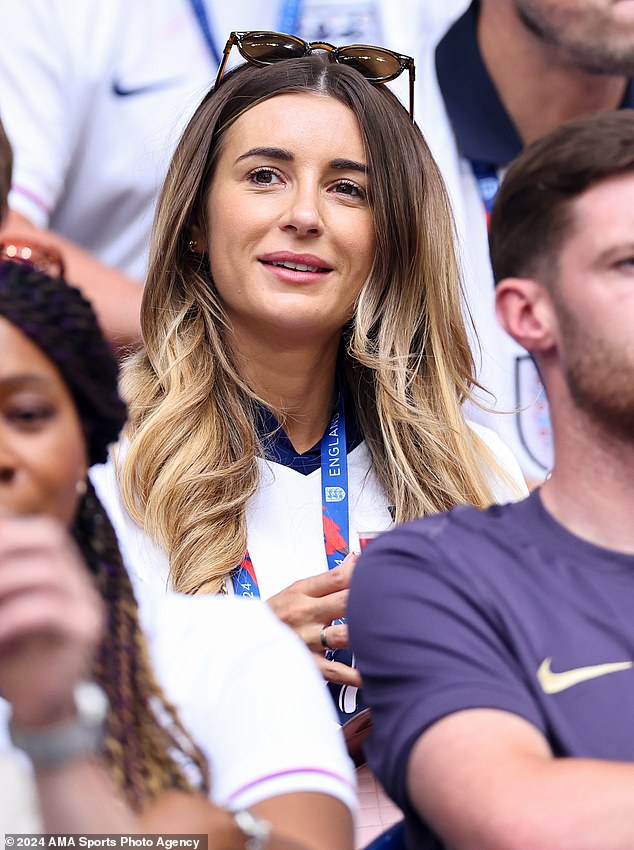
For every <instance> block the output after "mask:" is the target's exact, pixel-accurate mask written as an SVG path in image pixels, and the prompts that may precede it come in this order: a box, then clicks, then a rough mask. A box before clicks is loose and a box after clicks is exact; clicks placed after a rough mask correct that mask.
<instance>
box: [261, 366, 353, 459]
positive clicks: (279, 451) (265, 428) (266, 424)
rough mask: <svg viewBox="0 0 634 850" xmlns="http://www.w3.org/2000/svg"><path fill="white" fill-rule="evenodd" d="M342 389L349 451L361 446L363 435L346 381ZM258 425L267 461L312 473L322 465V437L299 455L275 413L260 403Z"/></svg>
mask: <svg viewBox="0 0 634 850" xmlns="http://www.w3.org/2000/svg"><path fill="white" fill-rule="evenodd" d="M341 391H342V392H343V393H344V401H345V412H346V449H347V453H350V452H351V451H352V450H353V449H355V448H356V447H357V446H358V445H360V443H361V442H362V441H363V436H362V434H361V429H360V426H359V421H358V419H357V416H356V413H355V409H354V404H353V401H352V397H351V395H350V393H349V391H348V390H347V388H346V386H345V382H343V388H342V390H341ZM256 428H257V432H258V437H259V438H260V442H261V444H262V447H263V449H264V456H265V458H267V460H271V461H273V462H274V463H279V464H281V465H282V466H287V467H289V468H290V469H293V470H295V472H300V473H301V474H302V475H310V474H311V472H315V470H317V469H320V468H321V440H319V441H318V442H317V443H315V445H314V446H313V447H312V448H310V449H308V451H305V452H302V453H301V454H299V453H298V452H297V451H296V450H295V447H294V446H293V444H292V443H291V441H290V440H289V438H288V436H287V434H286V432H285V431H284V429H283V428H282V426H281V425H280V423H279V422H278V420H277V418H276V417H275V415H274V414H273V413H272V412H271V411H270V410H269V409H268V408H267V407H263V406H261V405H258V406H257V415H256Z"/></svg>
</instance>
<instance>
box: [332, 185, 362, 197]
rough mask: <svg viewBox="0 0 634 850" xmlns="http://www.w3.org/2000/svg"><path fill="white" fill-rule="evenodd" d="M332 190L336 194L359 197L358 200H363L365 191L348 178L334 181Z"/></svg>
mask: <svg viewBox="0 0 634 850" xmlns="http://www.w3.org/2000/svg"><path fill="white" fill-rule="evenodd" d="M334 190H335V191H336V192H337V194H339V195H347V196H348V197H349V198H359V199H360V200H365V198H366V193H365V191H364V190H363V189H362V188H361V186H357V184H356V183H353V182H352V181H350V180H340V181H339V182H338V183H335V185H334Z"/></svg>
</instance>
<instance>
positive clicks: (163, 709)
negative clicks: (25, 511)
mask: <svg viewBox="0 0 634 850" xmlns="http://www.w3.org/2000/svg"><path fill="white" fill-rule="evenodd" d="M73 534H74V537H75V540H76V541H77V543H78V544H79V547H80V550H81V552H82V554H83V556H84V558H85V560H86V562H87V563H88V566H89V568H90V570H91V572H92V573H93V574H94V576H95V579H96V581H97V585H98V587H99V591H100V593H101V595H102V597H103V599H104V600H105V602H106V606H107V610H108V622H107V625H106V627H107V633H108V640H107V641H104V643H103V644H102V647H101V651H100V653H99V657H98V658H97V661H96V665H95V678H96V680H97V681H98V682H99V683H100V684H101V685H102V687H103V688H104V690H105V691H106V693H107V694H108V698H109V699H110V705H111V712H110V718H109V735H108V738H107V741H106V754H107V757H108V760H109V762H110V764H111V766H112V773H113V776H114V779H115V782H116V783H117V784H118V785H119V786H120V787H121V788H122V789H123V790H124V792H125V795H126V798H127V799H128V801H129V802H130V804H131V805H133V806H134V807H135V808H139V807H140V806H141V805H142V804H143V803H145V802H147V801H148V800H150V799H153V798H154V797H156V796H157V795H159V794H160V793H161V792H162V791H165V790H167V789H168V788H180V789H182V790H191V784H190V782H189V781H188V779H187V777H186V776H185V772H184V769H183V767H181V765H180V762H181V761H182V758H180V759H178V762H177V760H176V759H175V758H174V757H173V756H172V753H174V752H175V751H180V753H181V754H182V755H184V756H185V757H186V759H187V762H188V763H189V764H190V766H191V765H194V766H195V768H196V771H197V774H198V784H199V785H200V788H201V790H204V791H205V792H207V791H208V790H209V788H208V780H207V762H206V759H205V757H204V755H203V754H202V752H201V751H200V750H199V749H198V747H197V746H196V745H195V744H194V743H193V741H192V740H191V738H190V737H189V735H188V734H187V732H186V731H185V729H184V728H183V726H182V724H181V722H180V720H179V719H178V715H177V713H176V711H175V709H174V708H173V707H172V706H171V705H170V704H169V703H168V702H167V700H166V699H165V697H164V696H163V694H162V692H161V690H160V688H159V686H158V684H157V682H156V680H155V678H154V674H153V672H152V667H151V664H150V662H149V659H148V655H147V648H146V644H145V640H144V639H143V635H142V632H141V630H140V628H139V620H138V609H137V604H136V600H135V598H134V592H133V590H132V585H131V583H130V577H129V576H128V573H127V570H126V569H125V567H124V565H123V562H122V560H121V554H120V552H119V547H118V544H117V540H116V537H115V534H114V531H113V528H112V525H111V524H110V521H109V519H108V517H107V515H106V512H105V511H104V509H103V507H102V505H101V502H100V501H99V500H98V498H97V496H96V494H95V491H94V490H93V487H92V485H91V484H90V482H88V490H87V492H86V494H85V496H84V498H83V499H82V502H81V505H80V508H79V511H78V514H77V518H76V521H75V527H74V529H73ZM157 714H158V715H159V716H160V721H161V722H159V718H157Z"/></svg>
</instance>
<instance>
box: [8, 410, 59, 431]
mask: <svg viewBox="0 0 634 850" xmlns="http://www.w3.org/2000/svg"><path fill="white" fill-rule="evenodd" d="M54 413H55V411H54V409H53V408H52V407H51V406H50V405H40V406H29V407H15V408H13V409H9V410H8V411H7V413H6V417H7V419H8V420H9V422H12V423H13V424H14V425H17V426H18V427H22V428H27V429H28V428H37V427H38V426H40V425H42V424H43V423H45V422H48V421H49V420H50V419H52V417H53V415H54Z"/></svg>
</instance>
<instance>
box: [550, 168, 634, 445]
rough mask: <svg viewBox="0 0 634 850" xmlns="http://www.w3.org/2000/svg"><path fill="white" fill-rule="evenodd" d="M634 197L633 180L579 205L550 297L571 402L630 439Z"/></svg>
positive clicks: (616, 181)
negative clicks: (633, 199)
mask: <svg viewBox="0 0 634 850" xmlns="http://www.w3.org/2000/svg"><path fill="white" fill-rule="evenodd" d="M633 197H634V176H633V175H627V176H625V177H616V178H613V179H612V180H606V181H605V182H603V183H600V184H599V185H597V186H594V187H593V188H591V189H590V190H589V191H588V192H586V193H585V195H584V196H583V197H582V198H580V199H579V200H578V201H577V202H576V203H575V205H574V215H575V225H576V226H575V232H574V233H573V235H572V236H571V237H570V238H569V239H568V241H567V243H566V246H565V248H564V250H563V251H562V253H561V257H560V263H559V279H558V283H557V286H556V287H555V288H554V289H553V293H552V294H553V299H554V303H555V309H556V311H557V314H558V317H559V340H560V341H559V348H560V350H561V352H562V365H563V368H564V372H565V377H566V382H567V384H568V387H569V390H570V395H571V397H572V400H573V402H574V404H575V406H576V407H577V408H578V409H579V410H580V411H582V412H583V413H584V414H585V415H587V416H588V417H590V418H592V419H593V420H594V421H595V422H596V421H599V422H600V424H601V425H602V426H603V427H604V428H605V429H606V430H607V431H608V432H610V431H612V432H614V434H615V436H622V437H623V438H625V439H627V438H630V437H631V435H632V434H633V433H634V385H633V384H632V380H631V378H632V374H634V334H633V333H632V328H634V235H633V234H634V209H633V207H632V198H633ZM608 328H609V334H606V329H608Z"/></svg>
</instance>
